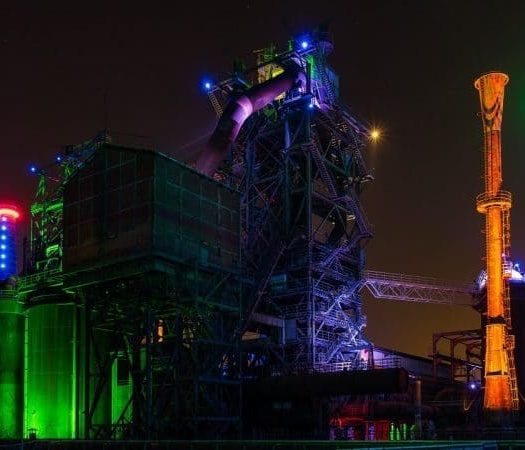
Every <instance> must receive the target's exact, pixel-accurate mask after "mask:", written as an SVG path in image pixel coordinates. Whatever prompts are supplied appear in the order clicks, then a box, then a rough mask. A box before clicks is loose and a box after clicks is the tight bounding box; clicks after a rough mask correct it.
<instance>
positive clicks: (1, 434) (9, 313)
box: [0, 297, 25, 439]
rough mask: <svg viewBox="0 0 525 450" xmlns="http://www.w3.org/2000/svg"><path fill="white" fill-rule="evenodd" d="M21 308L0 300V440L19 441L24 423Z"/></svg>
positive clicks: (11, 302)
mask: <svg viewBox="0 0 525 450" xmlns="http://www.w3.org/2000/svg"><path fill="white" fill-rule="evenodd" d="M24 331H25V317H24V311H23V307H22V305H21V304H20V303H18V302H16V301H15V300H14V299H9V298H5V297H0V439H19V438H21V437H22V430H23V421H24Z"/></svg>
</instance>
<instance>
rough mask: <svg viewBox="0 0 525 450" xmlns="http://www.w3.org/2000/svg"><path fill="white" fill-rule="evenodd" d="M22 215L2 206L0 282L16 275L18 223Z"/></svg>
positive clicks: (0, 210)
mask: <svg viewBox="0 0 525 450" xmlns="http://www.w3.org/2000/svg"><path fill="white" fill-rule="evenodd" d="M19 217H20V213H19V212H18V211H17V210H16V208H13V207H12V206H1V205H0V281H5V280H7V279H8V278H9V277H11V276H13V275H16V273H17V268H16V222H17V220H18V218H19Z"/></svg>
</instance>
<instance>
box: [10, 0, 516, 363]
mask: <svg viewBox="0 0 525 450" xmlns="http://www.w3.org/2000/svg"><path fill="white" fill-rule="evenodd" d="M179 3H186V6H178V4H179ZM79 4H82V5H83V6H79ZM152 4H156V6H152ZM38 5H40V6H38ZM42 5H45V6H42ZM133 5H137V6H136V7H135V6H133ZM162 5H164V6H162ZM327 19H331V20H332V25H331V31H332V32H333V34H334V37H335V51H334V54H333V55H332V57H331V65H332V66H333V68H334V69H335V70H336V71H337V72H338V73H339V74H340V75H341V91H342V96H343V99H344V101H345V102H346V103H347V104H348V105H350V106H351V108H352V109H353V110H355V111H356V112H357V113H358V114H359V115H360V116H361V117H362V118H363V119H365V120H366V121H367V122H369V123H377V124H380V125H381V126H382V127H383V128H384V130H385V131H386V132H385V138H384V140H383V141H382V142H381V144H380V145H378V146H377V147H375V148H370V149H368V154H367V158H368V161H369V164H370V166H371V167H372V168H373V169H374V175H375V178H376V180H375V182H374V183H373V184H371V185H369V187H368V191H367V192H366V193H365V195H364V206H365V209H366V210H367V211H368V215H369V217H370V220H371V222H372V223H373V225H374V227H375V238H374V240H373V241H372V242H371V243H370V244H369V246H368V248H367V261H368V267H369V268H372V269H375V270H384V271H390V272H398V273H406V274H418V275H426V276H433V277H437V278H443V279H447V280H460V281H472V280H473V279H474V278H475V277H476V275H477V273H478V272H479V269H480V267H481V264H482V263H481V260H480V258H481V245H480V244H481V235H480V230H481V226H482V219H481V216H479V215H478V214H477V213H476V212H475V208H474V198H475V195H476V194H477V193H479V192H480V191H481V189H482V182H481V179H480V174H481V161H482V160H481V143H482V136H481V122H480V119H479V117H478V115H477V111H478V109H479V106H478V98H477V92H476V91H475V90H474V87H473V80H474V78H476V77H477V76H478V75H479V74H481V73H483V72H486V71H489V70H494V69H498V70H502V71H505V72H507V73H508V74H509V75H510V84H509V85H508V87H507V91H506V94H507V96H506V106H505V114H504V121H503V123H504V125H503V134H504V136H503V144H504V179H505V186H506V188H507V189H509V190H511V191H512V192H513V195H514V208H513V210H512V224H513V234H512V244H513V245H512V247H513V254H514V257H515V260H518V261H519V260H524V261H525V185H524V184H523V183H522V167H523V166H524V164H525V153H524V151H523V150H522V142H523V140H524V138H525V136H524V134H525V128H524V127H523V126H522V125H521V124H522V120H523V118H524V117H525V2H523V1H505V0H499V1H488V0H487V1H481V0H478V1H470V0H461V1H460V0H450V1H424V0H419V1H401V0H398V1H372V0H361V1H352V0H346V1H329V0H325V1H322V0H319V1H317V2H313V1H306V0H304V1H301V2H292V1H285V0H283V1H270V0H265V1H260V0H244V1H224V2H218V1H214V2H208V1H203V0H201V1H194V2H180V1H179V0H177V1H171V2H164V3H162V2H106V4H104V3H99V4H97V2H71V1H70V2H67V3H65V2H64V3H57V2H52V1H49V2H38V3H37V2H28V1H25V2H1V3H0V135H1V140H0V149H1V150H0V151H1V155H2V166H1V169H0V198H1V199H5V200H7V201H12V202H17V203H18V204H20V205H22V206H23V208H25V209H27V207H28V205H29V204H30V202H31V199H32V195H33V193H34V189H35V179H34V178H31V177H30V176H28V175H27V173H28V172H27V167H28V165H29V164H30V163H31V162H37V163H40V164H46V163H47V162H50V161H52V159H53V158H54V155H55V154H56V153H57V151H59V150H60V146H61V145H63V144H73V143H78V142H80V141H82V140H85V139H87V138H89V137H91V136H93V135H94V134H95V133H96V132H97V131H98V130H100V129H102V128H103V127H104V124H105V123H106V121H105V117H106V116H107V124H108V125H109V128H110V129H111V130H113V131H115V132H120V133H129V134H136V135H144V136H151V137H152V138H153V139H154V141H155V142H156V143H157V145H158V147H159V148H160V149H161V150H162V151H163V152H165V153H168V154H171V155H174V156H176V157H178V158H179V159H183V160H184V159H186V158H188V157H189V155H191V153H192V152H196V151H198V150H199V144H200V143H202V142H203V140H204V139H205V138H206V136H207V135H208V134H209V133H210V132H211V130H212V129H213V127H214V124H215V117H214V113H213V111H212V108H211V106H210V105H209V103H208V101H207V98H206V96H205V95H203V94H202V93H201V92H200V90H199V83H200V81H201V79H202V78H203V76H204V75H205V74H206V73H209V74H220V73H224V72H227V71H228V70H230V67H231V61H232V59H233V58H235V57H239V56H240V57H244V58H246V59H249V57H250V54H251V50H253V49H256V48H261V47H263V46H265V45H266V44H268V43H269V42H276V43H282V44H284V43H285V42H286V40H287V38H288V37H289V36H290V35H292V34H294V33H296V32H298V31H301V30H304V29H307V28H308V27H310V26H315V25H316V24H317V23H318V22H320V21H324V20H327ZM104 92H107V101H106V107H104ZM105 111H106V113H105ZM26 217H27V214H26ZM365 309H366V311H367V314H368V316H369V320H368V322H369V326H368V335H369V336H370V338H371V339H372V340H373V341H374V342H375V343H376V344H378V345H382V346H387V347H391V348H397V349H399V350H402V351H412V352H416V353H419V354H422V355H424V354H427V352H428V349H429V348H430V345H431V333H432V332H433V331H439V330H455V329H462V328H472V327H475V326H476V325H477V317H476V315H475V314H473V313H471V312H470V311H468V310H466V309H462V308H458V307H444V306H437V305H434V306H432V305H412V304H406V303H405V304H402V303H395V302H388V301H382V302H378V301H376V300H371V299H368V298H367V300H366V303H365Z"/></svg>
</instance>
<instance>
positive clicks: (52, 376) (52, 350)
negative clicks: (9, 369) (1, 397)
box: [26, 294, 78, 439]
mask: <svg viewBox="0 0 525 450" xmlns="http://www.w3.org/2000/svg"><path fill="white" fill-rule="evenodd" d="M77 316H78V314H77V306H76V305H75V304H74V303H73V302H71V299H70V298H69V297H67V296H66V295H65V294H64V295H61V294H55V295H45V296H39V297H38V298H35V297H34V298H33V299H32V300H31V301H30V303H29V307H28V309H27V349H26V352H27V353H26V358H27V363H26V364H27V366H26V367H27V370H26V428H27V429H26V433H27V435H28V436H29V435H31V434H36V437H37V438H43V439H72V438H76V437H77V431H78V405H77V403H78V402H77V398H78V386H77V384H78V383H77V380H78V377H77V357H76V353H77V334H78V319H77Z"/></svg>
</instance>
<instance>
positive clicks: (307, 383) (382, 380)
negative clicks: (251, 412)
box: [244, 368, 408, 400]
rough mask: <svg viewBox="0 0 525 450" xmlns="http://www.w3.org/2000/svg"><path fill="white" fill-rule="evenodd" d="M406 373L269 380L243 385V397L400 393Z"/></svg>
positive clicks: (385, 371)
mask: <svg viewBox="0 0 525 450" xmlns="http://www.w3.org/2000/svg"><path fill="white" fill-rule="evenodd" d="M407 389H408V372H407V371H406V370H405V369H403V368H394V369H378V370H351V371H349V372H328V373H313V374H304V375H290V376H285V377H269V378H263V379H261V380H258V381H255V382H252V383H246V385H245V391H244V392H245V396H246V397H247V398H268V399H285V400H290V399H300V398H313V397H318V398H322V397H331V396H336V395H351V394H354V395H358V394H384V393H404V392H406V391H407Z"/></svg>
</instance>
